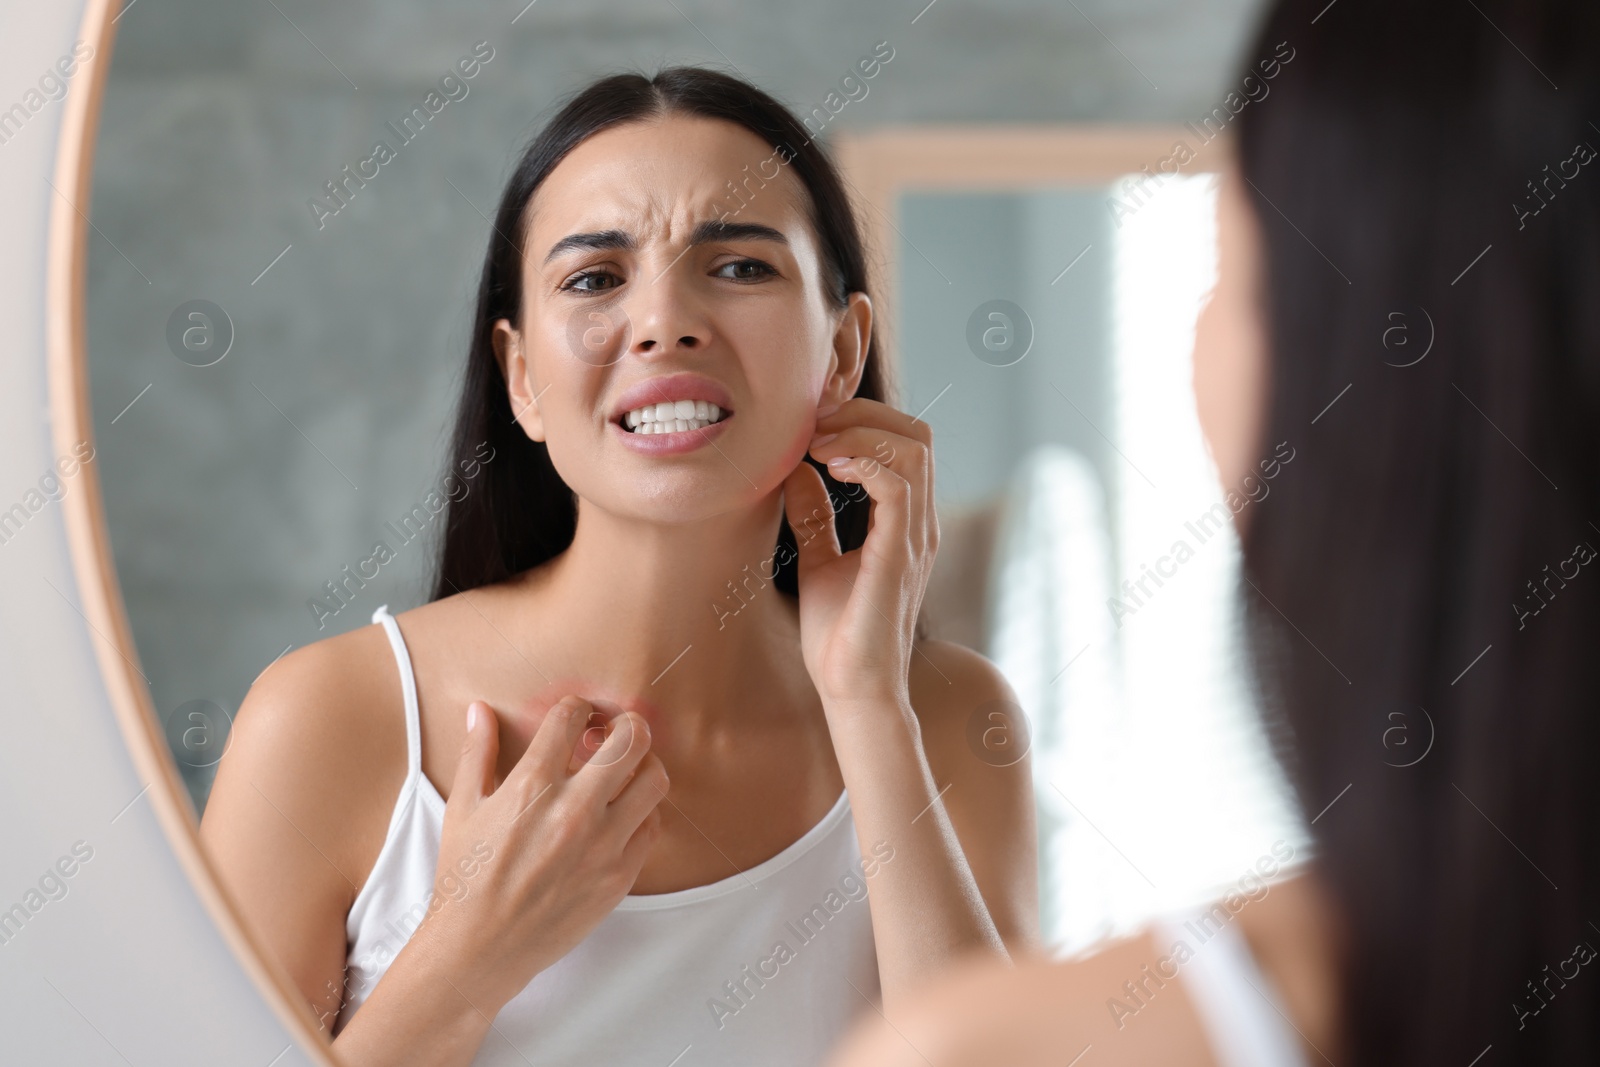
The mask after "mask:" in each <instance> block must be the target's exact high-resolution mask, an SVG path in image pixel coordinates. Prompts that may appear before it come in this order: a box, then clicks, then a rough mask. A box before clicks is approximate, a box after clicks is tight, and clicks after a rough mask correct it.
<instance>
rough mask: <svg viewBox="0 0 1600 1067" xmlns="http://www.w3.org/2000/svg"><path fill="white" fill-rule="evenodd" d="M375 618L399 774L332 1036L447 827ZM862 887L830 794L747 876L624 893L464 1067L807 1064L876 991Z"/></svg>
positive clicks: (409, 925)
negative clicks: (823, 811)
mask: <svg viewBox="0 0 1600 1067" xmlns="http://www.w3.org/2000/svg"><path fill="white" fill-rule="evenodd" d="M372 621H373V622H381V623H382V624H383V626H384V629H385V630H386V631H387V633H388V635H389V643H390V645H391V646H392V647H393V649H394V654H395V659H396V660H397V661H398V663H399V666H400V682H401V688H402V690H403V692H404V694H405V709H406V747H407V758H408V760H409V765H408V769H407V772H406V780H405V784H404V785H403V786H402V787H401V790H400V796H399V799H398V801H397V802H396V804H395V807H394V813H393V815H391V816H390V819H389V829H388V832H387V835H386V836H385V838H384V842H383V848H382V851H380V852H379V853H378V859H377V861H376V863H375V864H374V865H373V868H372V873H371V874H370V875H369V876H368V878H367V881H366V884H365V885H363V886H362V887H361V892H360V893H359V894H357V896H356V899H355V902H354V903H353V904H352V905H351V907H350V913H349V916H348V918H347V920H346V923H345V931H346V934H347V936H348V946H347V951H346V974H345V1005H344V1008H343V1009H342V1010H341V1012H340V1014H339V1018H338V1019H337V1020H336V1021H335V1023H334V1027H333V1032H334V1034H338V1033H339V1031H340V1030H342V1029H343V1028H344V1025H345V1023H346V1022H348V1020H349V1019H350V1018H351V1017H352V1016H353V1015H354V1014H355V1013H356V1011H357V1010H358V1009H359V1008H360V1007H361V1005H362V1004H363V1003H364V1002H365V1001H366V999H367V997H368V996H369V995H370V994H371V992H372V989H373V987H374V986H375V985H376V984H377V983H378V981H379V979H381V978H382V977H383V974H384V972H385V971H387V970H388V967H389V963H390V961H392V960H393V959H394V957H395V955H396V954H397V953H398V952H399V951H400V948H401V946H403V945H404V944H405V942H406V941H407V940H408V939H409V938H410V936H411V934H412V932H413V931H415V930H416V928H417V925H418V924H419V923H420V922H421V921H422V917H423V916H424V915H425V914H426V913H427V906H428V902H429V900H430V899H432V896H433V889H434V885H433V882H434V877H435V874H436V871H437V865H438V856H439V838H440V831H441V829H442V827H443V825H444V809H445V802H444V799H443V798H442V797H441V796H440V795H439V791H438V790H437V789H435V788H434V786H433V783H432V782H430V781H429V780H428V777H427V775H425V774H423V773H422V726H421V721H420V717H419V713H418V710H417V687H416V678H415V675H414V674H413V673H412V668H411V658H410V655H409V654H408V653H407V651H406V646H405V641H404V639H403V638H402V637H401V634H400V627H399V625H398V624H397V623H396V622H395V619H394V616H393V615H391V614H389V610H388V605H387V604H385V605H383V606H382V607H379V608H378V610H377V611H375V612H373V615H372ZM866 885H867V882H866V877H865V876H864V872H863V863H862V859H861V855H860V851H859V846H858V844H857V841H856V833H855V820H853V819H852V818H851V817H850V802H849V797H848V795H847V794H846V793H843V792H841V793H840V794H839V799H838V801H837V802H835V803H834V805H833V809H832V810H831V811H829V812H828V814H827V815H825V816H823V819H822V821H821V822H819V823H817V825H815V826H813V827H812V828H811V829H810V830H808V831H807V832H806V833H805V834H804V835H803V836H802V837H801V838H800V839H799V840H798V841H795V842H794V843H793V844H791V845H790V846H789V847H788V848H785V849H784V850H783V851H782V852H779V853H778V854H777V855H776V856H773V857H772V858H771V859H768V860H765V861H763V862H761V863H758V864H756V865H755V866H754V867H751V868H750V869H749V870H746V871H743V872H741V873H739V874H735V875H733V876H732V877H729V878H724V879H723V880H721V881H719V882H712V883H711V884H710V885H702V886H695V887H693V888H690V889H682V890H678V891H677V892H673V893H652V894H648V895H643V896H633V895H630V896H626V897H624V898H623V899H622V901H621V902H620V903H619V904H618V905H617V907H616V910H614V911H613V912H612V913H611V914H610V915H608V916H606V918H605V919H603V920H601V922H600V924H599V925H598V926H596V927H595V929H594V930H593V931H592V932H591V933H590V934H589V936H588V937H586V938H585V939H584V940H583V941H581V942H580V943H579V944H578V945H577V947H576V948H574V949H573V950H572V951H571V952H569V953H567V954H566V955H565V956H563V957H562V958H561V959H559V960H557V961H556V962H555V963H554V964H553V965H551V966H550V967H549V968H547V969H545V970H544V971H541V972H540V973H539V974H537V975H535V976H534V979H533V981H531V982H529V983H528V985H527V986H526V987H524V988H523V990H522V991H521V992H520V993H518V994H517V995H516V996H515V997H513V998H512V999H511V1000H510V1001H508V1002H507V1003H506V1005H505V1007H503V1008H502V1009H501V1010H500V1013H499V1014H498V1015H497V1016H495V1019H494V1026H493V1028H492V1029H491V1030H490V1031H489V1034H488V1036H487V1037H486V1038H485V1039H484V1043H483V1046H482V1048H480V1050H479V1052H478V1055H477V1056H476V1058H474V1059H473V1061H472V1063H473V1065H474V1067H502V1065H503V1067H527V1064H529V1063H530V1062H531V1063H536V1064H539V1065H540V1067H562V1065H568V1064H570V1065H580V1064H581V1065H583V1067H591V1065H593V1064H597V1063H603V1064H607V1065H608V1067H633V1065H638V1067H719V1065H730V1067H731V1065H735V1064H737V1065H740V1067H744V1065H747V1064H752V1063H760V1064H764V1065H785V1064H793V1065H796V1067H801V1065H803V1067H814V1065H816V1064H819V1063H821V1062H822V1061H823V1060H824V1059H825V1058H826V1056H827V1054H828V1052H829V1050H830V1048H831V1047H832V1046H833V1045H834V1044H835V1043H836V1041H837V1040H838V1039H839V1037H840V1036H842V1034H843V1032H844V1031H845V1029H847V1028H848V1027H849V1025H850V1023H851V1022H853V1021H854V1020H855V1018H856V1017H857V1016H858V1015H860V1014H861V1013H862V1011H864V1010H865V1011H870V1010H871V1009H870V1007H869V1005H868V999H867V998H874V999H875V998H877V997H878V995H879V992H880V990H879V985H878V958H877V953H876V951H875V949H874V947H873V939H872V921H871V917H870V914H869V912H868V908H867V896H866V892H867V891H866ZM467 886H468V891H469V892H470V880H469V881H468V883H467ZM439 995H440V996H444V995H447V991H445V990H441V992H440V994H439ZM448 995H454V994H448Z"/></svg>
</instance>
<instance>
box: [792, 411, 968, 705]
mask: <svg viewBox="0 0 1600 1067" xmlns="http://www.w3.org/2000/svg"><path fill="white" fill-rule="evenodd" d="M816 433H817V436H816V437H814V438H813V439H812V443H811V448H810V454H811V455H812V456H813V457H814V458H816V459H817V460H819V461H822V462H826V463H827V464H828V471H829V473H830V474H832V475H833V477H834V478H836V479H838V480H839V481H843V482H854V483H856V484H859V485H861V486H862V487H863V488H864V489H865V490H866V492H867V495H868V496H869V497H870V498H871V500H872V503H871V505H870V507H871V511H870V512H869V515H870V519H869V523H868V532H867V538H866V542H865V543H864V544H863V545H862V546H861V547H860V548H858V549H854V550H852V551H850V552H844V553H841V552H840V550H839V539H838V537H837V536H835V534H834V528H833V508H832V505H831V504H830V503H829V501H828V493H827V489H826V487H825V486H824V484H823V481H822V478H821V476H820V475H818V474H817V472H816V471H815V470H814V469H812V467H811V466H810V465H809V464H806V463H801V464H800V465H799V466H798V467H796V468H795V470H794V472H793V473H792V474H790V475H789V477H788V479H787V480H786V481H785V482H784V487H783V488H784V511H785V513H786V514H787V516H788V519H789V527H790V529H791V530H793V531H794V535H795V542H796V544H797V545H798V546H799V549H800V559H799V562H798V572H799V586H800V644H801V651H802V654H803V656H804V658H805V664H806V669H807V671H809V672H810V674H811V680H812V683H813V684H814V685H815V686H816V687H817V693H818V695H820V696H821V697H822V700H823V705H824V707H830V706H832V707H838V706H840V705H843V704H849V703H865V702H883V701H892V702H895V703H896V705H897V706H900V707H909V706H910V697H909V694H908V693H907V678H908V672H909V669H910V665H911V655H912V646H911V642H912V635H913V628H914V627H915V625H916V619H917V612H918V610H919V609H920V607H921V606H922V598H923V594H924V592H925V591H926V589H927V584H928V575H929V573H930V572H931V571H932V569H933V557H934V552H935V551H936V550H937V548H938V545H939V522H938V519H937V518H936V517H935V515H934V507H933V430H932V429H931V428H930V427H929V426H928V424H927V423H925V422H923V421H922V420H921V419H914V418H912V417H911V416H910V415H907V414H905V413H904V412H901V411H896V410H895V409H894V408H892V407H890V406H889V405H887V404H883V403H880V402H879V401H876V400H868V399H865V398H863V397H856V398H854V399H851V400H847V401H845V402H844V404H842V405H840V407H839V408H838V410H836V411H834V412H833V413H832V414H830V415H827V416H826V417H824V418H822V419H819V420H817V430H816Z"/></svg>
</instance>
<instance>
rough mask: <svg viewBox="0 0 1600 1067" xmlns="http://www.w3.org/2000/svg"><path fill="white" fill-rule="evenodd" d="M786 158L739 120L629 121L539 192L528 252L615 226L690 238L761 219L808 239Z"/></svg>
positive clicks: (571, 157) (556, 172)
mask: <svg viewBox="0 0 1600 1067" xmlns="http://www.w3.org/2000/svg"><path fill="white" fill-rule="evenodd" d="M788 156H789V154H788V152H787V151H785V152H779V151H778V150H777V149H775V148H774V147H773V146H771V145H769V144H767V143H766V142H765V141H763V140H762V139H761V138H760V137H757V136H756V135H755V134H754V133H752V132H751V131H749V130H747V129H745V128H744V127H742V126H739V125H737V124H735V123H731V122H724V121H720V120H716V119H705V118H699V117H690V116H677V115H673V116H667V117H665V118H661V119H653V120H650V121H645V122H630V123H627V124H624V125H622V126H616V127H613V128H611V129H609V130H604V131H602V132H600V133H598V134H595V135H594V136H593V137H590V138H589V139H587V140H585V141H584V142H583V143H582V144H580V145H578V146H577V147H576V148H574V149H573V150H572V151H571V152H569V153H568V154H567V156H566V157H565V158H564V159H562V161H561V162H560V163H558V164H557V165H556V166H555V168H554V169H553V170H552V171H551V172H550V174H549V176H548V177H546V178H545V180H544V182H543V183H542V184H541V185H540V187H539V189H538V190H537V191H536V192H535V194H534V197H533V201H532V204H531V213H530V218H529V223H530V227H529V234H530V238H531V240H530V247H529V254H530V256H532V257H534V258H535V259H536V260H542V259H543V258H544V255H545V253H546V251H547V250H548V248H549V246H551V245H553V244H554V243H555V242H557V241H559V240H561V239H562V237H564V236H565V235H567V234H569V233H574V232H589V231H599V230H608V229H618V230H623V231H626V232H628V233H630V234H632V235H633V236H635V237H637V238H639V239H640V241H641V242H643V241H647V240H656V239H668V240H671V239H685V238H687V236H688V234H689V232H690V231H692V230H693V228H694V227H695V226H696V225H698V224H700V223H702V222H705V221H707V220H708V219H722V220H725V221H728V220H737V221H739V222H755V223H761V224H765V225H767V226H771V227H773V228H775V229H779V230H783V231H785V232H787V233H788V234H789V236H790V239H791V241H799V240H804V239H805V238H806V236H807V235H806V234H805V233H803V232H802V233H797V232H790V231H794V230H797V229H798V230H803V229H804V228H805V227H804V222H805V219H806V213H805V206H806V203H807V195H806V191H805V187H804V186H803V185H802V184H801V182H800V181H799V179H798V178H796V177H795V176H794V175H793V174H791V173H789V171H788V168H787V166H786V165H785V161H786V159H787V158H788Z"/></svg>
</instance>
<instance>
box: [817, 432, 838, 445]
mask: <svg viewBox="0 0 1600 1067" xmlns="http://www.w3.org/2000/svg"><path fill="white" fill-rule="evenodd" d="M838 436H839V435H838V434H836V433H825V434H823V435H821V436H820V437H813V438H812V439H811V447H812V448H817V447H819V446H821V445H825V444H827V443H828V442H829V441H831V440H833V439H834V438H835V437H838Z"/></svg>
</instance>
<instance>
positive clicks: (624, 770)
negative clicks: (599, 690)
mask: <svg viewBox="0 0 1600 1067" xmlns="http://www.w3.org/2000/svg"><path fill="white" fill-rule="evenodd" d="M649 751H650V727H649V725H648V724H646V722H645V721H644V716H642V715H640V714H639V713H638V712H634V711H625V712H623V713H622V714H621V715H618V716H617V717H616V718H614V719H612V720H611V732H610V734H609V736H607V737H606V740H605V743H604V744H603V745H601V746H600V748H599V749H598V750H597V751H596V752H595V754H594V755H593V756H591V757H590V758H589V762H588V763H585V764H584V765H583V766H582V767H581V768H579V770H578V773H576V774H574V775H573V776H572V785H573V786H574V787H576V788H578V789H582V790H584V791H586V792H587V793H589V794H590V797H591V799H596V800H598V802H599V803H601V804H604V803H606V802H608V801H610V800H611V799H612V798H613V797H615V796H616V795H617V794H618V793H619V792H620V791H621V790H622V786H623V783H624V782H626V781H627V779H628V776H629V775H631V774H633V772H634V770H635V769H636V768H637V767H638V766H639V763H640V761H641V760H643V759H644V758H645V755H646V754H647V753H648V752H649Z"/></svg>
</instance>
